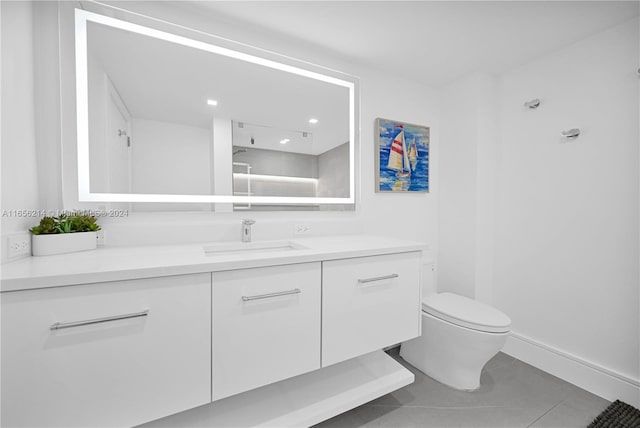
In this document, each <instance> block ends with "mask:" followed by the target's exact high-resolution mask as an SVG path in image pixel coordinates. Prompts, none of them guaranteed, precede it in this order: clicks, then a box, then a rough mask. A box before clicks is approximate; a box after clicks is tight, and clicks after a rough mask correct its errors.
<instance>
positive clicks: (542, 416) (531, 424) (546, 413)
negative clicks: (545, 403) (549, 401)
mask: <svg viewBox="0 0 640 428" xmlns="http://www.w3.org/2000/svg"><path fill="white" fill-rule="evenodd" d="M564 402H565V399H564V398H563V399H562V400H561V401H560V402H559V403H557V404H556V405H554V406H552V407H551V408H550V409H549V410H547V411H546V412H544V413H543V414H542V415H540V417H538V418H536V419H535V420H534V421H533V422H531V423H530V424H529V425H527V428H531V427H532V426H533V424H535V423H536V422H538V421H539V420H540V419H542V418H544V417H545V416H546V415H548V414H549V412H551V411H552V410H553V409H555V408H556V407H558V406H559V405H561V404H562V403H564Z"/></svg>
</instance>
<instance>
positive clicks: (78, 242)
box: [31, 232, 98, 256]
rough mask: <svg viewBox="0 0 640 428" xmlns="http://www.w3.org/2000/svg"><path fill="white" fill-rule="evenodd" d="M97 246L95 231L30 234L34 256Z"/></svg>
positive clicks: (93, 248) (85, 249) (71, 251)
mask: <svg viewBox="0 0 640 428" xmlns="http://www.w3.org/2000/svg"><path fill="white" fill-rule="evenodd" d="M97 246H98V234H97V232H76V233H58V234H55V235H31V253H32V254H33V255H34V256H50V255H52V254H64V253H74V252H76V251H87V250H95V249H96V247H97Z"/></svg>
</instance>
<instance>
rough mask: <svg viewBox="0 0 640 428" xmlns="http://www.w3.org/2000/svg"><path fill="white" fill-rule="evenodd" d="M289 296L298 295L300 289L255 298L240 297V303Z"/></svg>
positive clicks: (259, 295) (260, 295)
mask: <svg viewBox="0 0 640 428" xmlns="http://www.w3.org/2000/svg"><path fill="white" fill-rule="evenodd" d="M289 294H300V289H299V288H294V289H293V290H287V291H279V292H277V293H268V294H258V295H256V296H242V301H243V302H248V301H249V300H259V299H268V298H270V297H279V296H287V295H289Z"/></svg>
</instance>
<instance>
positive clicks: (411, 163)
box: [376, 118, 429, 192]
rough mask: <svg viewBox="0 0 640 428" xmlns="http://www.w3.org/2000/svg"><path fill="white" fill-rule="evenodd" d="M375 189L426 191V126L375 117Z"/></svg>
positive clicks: (427, 189)
mask: <svg viewBox="0 0 640 428" xmlns="http://www.w3.org/2000/svg"><path fill="white" fill-rule="evenodd" d="M376 129H377V137H378V160H379V162H378V177H377V180H376V185H377V188H376V191H377V192H428V191H429V128H428V127H426V126H419V125H412V124H409V123H403V122H397V121H393V120H388V119H380V118H378V119H376Z"/></svg>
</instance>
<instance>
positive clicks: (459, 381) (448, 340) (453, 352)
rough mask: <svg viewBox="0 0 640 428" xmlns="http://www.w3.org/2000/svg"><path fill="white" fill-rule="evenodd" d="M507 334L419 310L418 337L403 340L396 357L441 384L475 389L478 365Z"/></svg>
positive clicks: (500, 345) (479, 370)
mask: <svg viewBox="0 0 640 428" xmlns="http://www.w3.org/2000/svg"><path fill="white" fill-rule="evenodd" d="M508 334H509V333H508V332H504V333H488V332H483V331H478V330H472V329H470V328H466V327H460V326H457V325H455V324H452V323H449V322H447V321H443V320H441V319H439V318H436V317H434V316H432V315H430V314H427V313H426V312H422V336H420V337H417V338H415V339H412V340H410V341H408V342H405V343H403V344H402V346H401V348H400V356H401V357H402V358H403V359H404V360H405V361H407V362H408V363H410V364H411V365H413V366H414V367H416V368H417V369H418V370H420V371H421V372H423V373H424V374H426V375H427V376H429V377H431V378H433V379H434V380H436V381H438V382H440V383H442V384H444V385H447V386H449V387H451V388H455V389H458V390H462V391H475V390H477V389H478V388H480V374H481V373H482V368H483V367H484V366H485V365H486V363H487V362H488V361H489V360H490V359H491V358H492V357H493V356H494V355H496V354H497V353H498V352H499V351H500V350H501V349H502V347H503V346H504V344H505V342H506V340H507V336H508Z"/></svg>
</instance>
